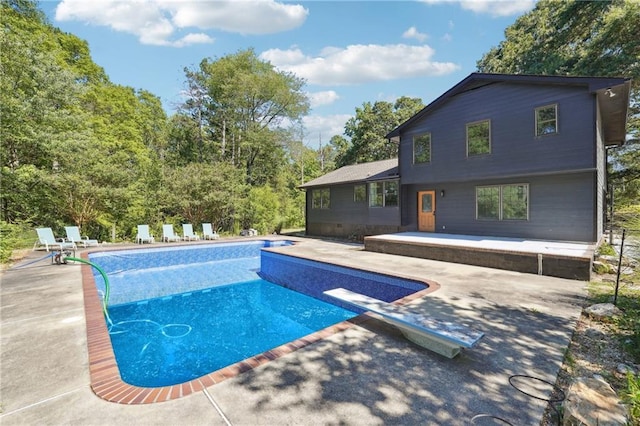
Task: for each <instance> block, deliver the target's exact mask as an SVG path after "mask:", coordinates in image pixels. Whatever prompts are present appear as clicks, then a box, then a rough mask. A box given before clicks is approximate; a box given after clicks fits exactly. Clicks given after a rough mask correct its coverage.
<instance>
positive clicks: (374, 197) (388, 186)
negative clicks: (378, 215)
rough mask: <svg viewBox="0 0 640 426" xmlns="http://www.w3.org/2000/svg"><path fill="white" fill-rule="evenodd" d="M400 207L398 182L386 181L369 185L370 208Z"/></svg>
mask: <svg viewBox="0 0 640 426" xmlns="http://www.w3.org/2000/svg"><path fill="white" fill-rule="evenodd" d="M397 205H398V182H396V181H384V182H372V183H370V184H369V207H394V206H397Z"/></svg>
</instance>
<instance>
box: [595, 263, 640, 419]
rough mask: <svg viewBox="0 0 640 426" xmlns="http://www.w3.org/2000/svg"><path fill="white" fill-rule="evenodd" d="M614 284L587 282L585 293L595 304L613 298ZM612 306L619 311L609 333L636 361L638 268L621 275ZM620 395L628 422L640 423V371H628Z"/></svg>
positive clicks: (639, 355)
mask: <svg viewBox="0 0 640 426" xmlns="http://www.w3.org/2000/svg"><path fill="white" fill-rule="evenodd" d="M614 286H615V284H612V283H604V282H598V283H591V285H590V286H589V294H590V296H591V298H592V299H593V301H594V302H595V303H608V302H612V301H613V294H614V290H615V288H614ZM616 306H617V307H618V308H619V309H620V310H621V311H622V314H621V315H620V316H617V317H615V318H614V319H613V320H612V322H611V324H610V325H611V327H610V330H611V332H612V333H613V334H614V335H615V336H616V337H617V338H618V339H620V341H621V343H622V347H623V348H624V350H625V351H626V352H627V353H628V354H629V355H630V356H631V358H632V359H633V361H634V362H635V363H636V364H638V363H640V271H637V270H636V271H635V272H634V273H633V274H632V275H629V276H627V277H625V280H624V281H623V282H621V284H620V287H619V289H618V298H617V301H616ZM620 394H621V396H622V398H623V400H624V402H625V403H626V404H627V405H628V406H629V413H630V415H631V424H633V425H640V373H636V374H633V373H628V374H627V380H626V384H625V385H624V387H623V389H621V391H620Z"/></svg>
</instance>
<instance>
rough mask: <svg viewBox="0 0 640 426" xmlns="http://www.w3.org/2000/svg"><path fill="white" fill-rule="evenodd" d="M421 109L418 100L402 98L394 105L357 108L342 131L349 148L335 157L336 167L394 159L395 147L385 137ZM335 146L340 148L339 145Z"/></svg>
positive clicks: (383, 102) (380, 104)
mask: <svg viewBox="0 0 640 426" xmlns="http://www.w3.org/2000/svg"><path fill="white" fill-rule="evenodd" d="M423 106H424V105H423V103H422V101H421V100H420V99H418V98H409V97H406V96H403V97H401V98H398V99H397V100H396V101H395V103H393V104H392V103H390V102H386V101H378V102H375V103H374V104H371V103H370V102H365V103H364V104H363V105H362V107H361V108H356V115H355V117H351V118H350V119H349V120H348V121H347V123H346V124H345V128H344V134H345V135H346V136H348V137H350V138H351V145H350V146H349V147H348V148H347V149H346V150H345V151H343V152H340V153H339V154H338V158H337V164H336V165H337V166H338V167H342V166H346V165H348V164H356V163H364V162H368V161H377V160H386V159H389V158H395V157H397V156H398V147H397V145H395V144H394V143H392V142H390V141H388V140H387V139H385V136H386V135H387V133H389V132H390V131H392V130H393V129H394V128H395V127H397V126H398V125H399V124H401V123H402V122H404V121H405V120H407V119H408V118H409V117H411V116H412V115H414V114H415V113H416V112H418V111H419V110H420V109H422V107H423ZM332 141H333V139H332ZM335 142H336V143H337V144H340V142H341V141H340V140H335Z"/></svg>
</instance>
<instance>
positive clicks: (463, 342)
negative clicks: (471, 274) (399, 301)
mask: <svg viewBox="0 0 640 426" xmlns="http://www.w3.org/2000/svg"><path fill="white" fill-rule="evenodd" d="M324 294H326V295H327V296H330V297H333V298H334V299H337V300H340V301H342V302H345V303H346V304H348V305H352V306H355V307H357V308H360V309H364V310H366V311H368V312H369V313H373V314H375V315H376V316H377V317H379V318H380V319H382V320H383V321H385V322H388V323H389V324H392V325H394V326H396V327H397V328H399V329H400V331H401V332H402V334H404V336H405V337H406V338H407V339H409V340H411V341H412V342H413V343H415V344H417V345H419V346H422V347H423V348H426V349H429V350H431V351H434V352H436V353H439V354H440V355H444V356H446V357H447V358H453V357H455V356H456V355H458V354H459V353H460V349H462V348H470V347H472V346H474V345H475V344H476V343H478V341H479V340H480V339H481V338H482V336H484V333H482V332H479V331H475V330H471V329H469V328H467V327H465V326H463V325H459V324H454V323H451V322H445V321H440V320H437V319H435V318H430V317H428V316H427V315H425V314H423V313H419V312H415V311H411V310H409V309H408V308H407V307H404V306H398V305H392V304H390V303H387V302H384V301H382V300H378V299H374V298H372V297H369V296H365V295H364V294H359V293H355V292H353V291H349V290H347V289H344V288H334V289H333V290H327V291H325V292H324Z"/></svg>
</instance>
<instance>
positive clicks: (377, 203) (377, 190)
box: [369, 182, 384, 207]
mask: <svg viewBox="0 0 640 426" xmlns="http://www.w3.org/2000/svg"><path fill="white" fill-rule="evenodd" d="M382 206H384V182H374V183H370V184H369V207H382Z"/></svg>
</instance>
